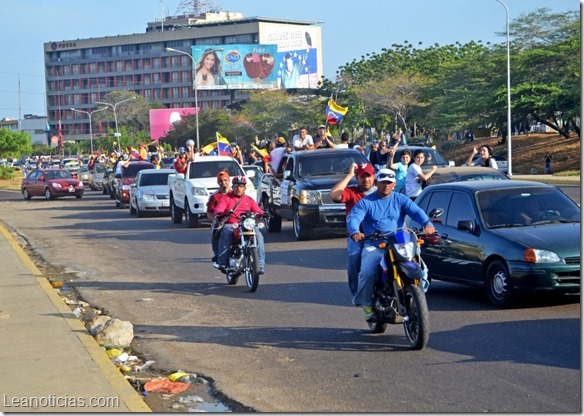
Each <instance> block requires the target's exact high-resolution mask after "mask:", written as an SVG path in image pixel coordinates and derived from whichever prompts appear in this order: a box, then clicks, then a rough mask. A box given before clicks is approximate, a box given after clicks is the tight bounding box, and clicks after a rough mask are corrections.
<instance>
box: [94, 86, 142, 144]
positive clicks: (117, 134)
mask: <svg viewBox="0 0 584 416" xmlns="http://www.w3.org/2000/svg"><path fill="white" fill-rule="evenodd" d="M135 99H136V97H132V98H127V99H125V100H122V101H118V102H117V103H115V104H112V103H104V102H102V101H96V102H95V104H103V105H107V106H109V107H111V108H113V109H114V122H115V124H116V132H115V133H114V136H116V139H117V141H118V147H119V149H120V152H121V151H122V144H121V143H120V136H121V134H120V131H119V130H118V116H117V114H116V108H117V106H118V105H120V104H122V103H125V102H126V101H132V100H135Z"/></svg>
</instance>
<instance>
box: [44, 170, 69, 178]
mask: <svg viewBox="0 0 584 416" xmlns="http://www.w3.org/2000/svg"><path fill="white" fill-rule="evenodd" d="M45 177H46V178H47V179H72V178H73V176H71V174H70V173H69V172H68V171H66V170H48V171H47V172H46V174H45Z"/></svg>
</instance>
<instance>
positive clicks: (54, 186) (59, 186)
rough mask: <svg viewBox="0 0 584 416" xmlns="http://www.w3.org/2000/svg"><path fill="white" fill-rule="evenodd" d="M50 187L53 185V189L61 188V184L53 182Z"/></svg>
mask: <svg viewBox="0 0 584 416" xmlns="http://www.w3.org/2000/svg"><path fill="white" fill-rule="evenodd" d="M52 185H53V188H62V186H61V184H60V183H57V182H53V183H52Z"/></svg>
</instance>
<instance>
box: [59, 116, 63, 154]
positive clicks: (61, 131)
mask: <svg viewBox="0 0 584 416" xmlns="http://www.w3.org/2000/svg"><path fill="white" fill-rule="evenodd" d="M62 147H63V126H62V124H61V119H59V148H62Z"/></svg>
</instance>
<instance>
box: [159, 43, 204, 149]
mask: <svg viewBox="0 0 584 416" xmlns="http://www.w3.org/2000/svg"><path fill="white" fill-rule="evenodd" d="M166 52H176V53H181V54H183V55H186V56H188V57H189V58H191V61H193V90H194V91H195V107H196V109H197V111H196V112H195V126H196V128H197V150H199V149H201V145H200V143H199V98H198V95H199V94H198V93H197V78H196V77H197V74H196V72H195V58H193V55H191V54H190V53H188V52H183V51H179V50H178V49H173V48H166Z"/></svg>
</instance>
